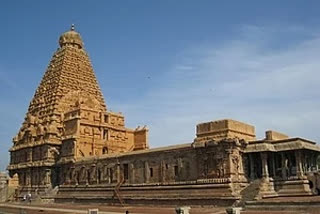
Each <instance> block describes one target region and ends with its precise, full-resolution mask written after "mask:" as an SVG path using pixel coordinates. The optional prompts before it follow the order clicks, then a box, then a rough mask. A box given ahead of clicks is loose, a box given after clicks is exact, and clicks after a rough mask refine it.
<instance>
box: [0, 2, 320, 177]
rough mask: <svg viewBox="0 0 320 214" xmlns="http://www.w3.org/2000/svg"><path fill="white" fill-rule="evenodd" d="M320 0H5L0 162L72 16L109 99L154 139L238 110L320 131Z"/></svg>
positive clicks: (300, 132) (175, 138)
mask: <svg viewBox="0 0 320 214" xmlns="http://www.w3.org/2000/svg"><path fill="white" fill-rule="evenodd" d="M319 8H320V2H319V1H311V0H310V1H295V0H287V1H272V0H270V1H256V0H252V1H247V0H243V1H209V0H208V1H205V0H200V1H196V0H193V1H191V0H185V1H180V0H176V1H172V0H161V1H155V0H154V1H150V0H136V1H131V0H127V1H16V0H11V1H1V3H0V26H1V30H0V45H1V46H0V47H1V51H0V98H1V99H0V118H1V120H0V171H1V170H4V169H5V167H6V165H7V164H8V159H9V156H8V152H7V151H8V149H9V148H10V146H11V145H12V143H11V139H12V137H13V136H14V135H15V134H16V132H17V131H18V129H19V128H20V125H21V122H22V120H23V118H24V115H25V113H26V110H27V108H28V105H29V102H30V100H31V98H32V96H33V94H34V91H35V89H36V87H37V86H38V84H39V82H40V80H41V78H42V75H43V74H44V72H45V69H46V66H47V65H48V63H49V60H50V58H51V56H52V54H53V53H54V51H55V50H56V49H57V47H58V42H57V41H58V38H59V36H60V34H61V33H63V32H64V31H66V30H68V29H69V28H70V25H71V23H74V24H75V25H76V30H77V31H79V32H80V33H81V35H82V38H83V40H84V43H85V48H86V50H87V51H88V53H89V55H90V58H91V60H92V64H93V67H94V70H95V72H96V75H97V78H98V81H99V83H100V86H101V89H102V92H103V94H104V97H105V99H106V103H107V106H108V108H109V109H111V110H112V111H116V112H119V111H120V112H123V113H124V114H125V116H126V124H127V126H129V127H133V128H134V127H136V126H137V125H147V126H148V127H149V129H150V132H149V133H150V135H149V142H150V146H151V147H159V146H165V145H171V144H178V143H186V142H191V141H192V140H193V138H194V136H195V125H196V124H197V123H199V122H203V121H210V120H216V119H222V118H233V119H237V120H241V121H244V122H247V123H250V124H253V125H255V126H256V132H257V136H258V138H262V137H263V136H264V132H265V131H266V130H268V129H273V130H279V131H281V132H284V133H287V134H288V135H290V136H302V137H305V138H308V139H311V140H315V141H318V142H319V141H320V135H319V134H318V131H319V128H320V122H319V121H320V113H319V109H320V99H319V98H320V90H319V89H320V86H319V81H320V74H319V70H320V60H319V56H320V54H319V53H320V15H319Z"/></svg>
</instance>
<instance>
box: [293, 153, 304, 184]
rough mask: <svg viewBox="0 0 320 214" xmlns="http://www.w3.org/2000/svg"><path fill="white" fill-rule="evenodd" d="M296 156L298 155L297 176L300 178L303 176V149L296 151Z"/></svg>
mask: <svg viewBox="0 0 320 214" xmlns="http://www.w3.org/2000/svg"><path fill="white" fill-rule="evenodd" d="M295 157H296V168H297V176H298V177H299V178H300V177H302V176H303V170H302V161H301V151H300V150H296V151H295Z"/></svg>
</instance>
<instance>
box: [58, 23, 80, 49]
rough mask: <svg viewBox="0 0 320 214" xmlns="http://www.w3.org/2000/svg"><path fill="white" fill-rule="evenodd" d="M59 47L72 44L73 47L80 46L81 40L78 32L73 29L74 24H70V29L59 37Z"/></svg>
mask: <svg viewBox="0 0 320 214" xmlns="http://www.w3.org/2000/svg"><path fill="white" fill-rule="evenodd" d="M59 44H60V47H63V46H65V45H72V46H74V47H78V48H82V47H83V42H82V39H81V36H80V34H79V33H78V32H77V31H75V29H74V25H73V24H72V25H71V29H70V30H69V31H67V32H65V33H63V34H62V35H61V36H60V38H59Z"/></svg>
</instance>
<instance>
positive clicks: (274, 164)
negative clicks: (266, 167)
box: [271, 153, 276, 177]
mask: <svg viewBox="0 0 320 214" xmlns="http://www.w3.org/2000/svg"><path fill="white" fill-rule="evenodd" d="M275 158H276V157H275V154H274V153H272V159H271V163H272V174H273V177H275V176H276V159H275Z"/></svg>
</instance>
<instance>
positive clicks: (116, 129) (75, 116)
mask: <svg viewBox="0 0 320 214" xmlns="http://www.w3.org/2000/svg"><path fill="white" fill-rule="evenodd" d="M59 45H60V47H59V48H58V50H57V51H56V52H55V53H54V54H53V57H52V59H51V61H50V63H49V66H48V68H47V70H46V72H45V74H44V76H43V78H42V80H41V82H40V85H39V87H38V88H37V90H36V92H35V95H34V97H33V98H32V100H31V102H30V105H29V108H28V111H27V113H26V117H25V120H24V122H23V123H22V126H21V128H20V130H19V132H18V134H17V135H16V136H15V137H14V138H13V143H14V144H13V146H12V148H11V149H10V153H11V160H10V165H9V166H8V170H9V172H10V175H14V174H18V177H19V185H20V187H21V188H25V190H28V191H29V189H30V188H37V189H38V190H39V188H41V187H46V186H48V185H49V186H52V185H55V183H58V180H59V176H58V175H59V165H61V164H66V163H68V162H70V163H74V162H75V161H78V160H81V159H82V158H85V157H92V156H100V155H104V154H110V153H121V152H128V151H133V150H143V149H147V148H148V143H147V133H148V130H147V129H146V128H142V129H141V128H137V129H128V128H125V125H124V116H123V115H122V114H121V113H113V112H109V111H107V107H106V104H105V101H104V98H103V95H102V93H101V90H100V87H99V85H98V82H97V79H96V77H95V74H94V71H93V68H92V65H91V62H90V59H89V56H88V54H87V53H86V51H85V49H84V44H83V42H82V39H81V36H80V34H79V33H78V32H76V31H75V29H74V26H73V25H72V27H71V29H70V30H69V31H67V32H65V33H63V34H62V35H61V36H60V38H59Z"/></svg>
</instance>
